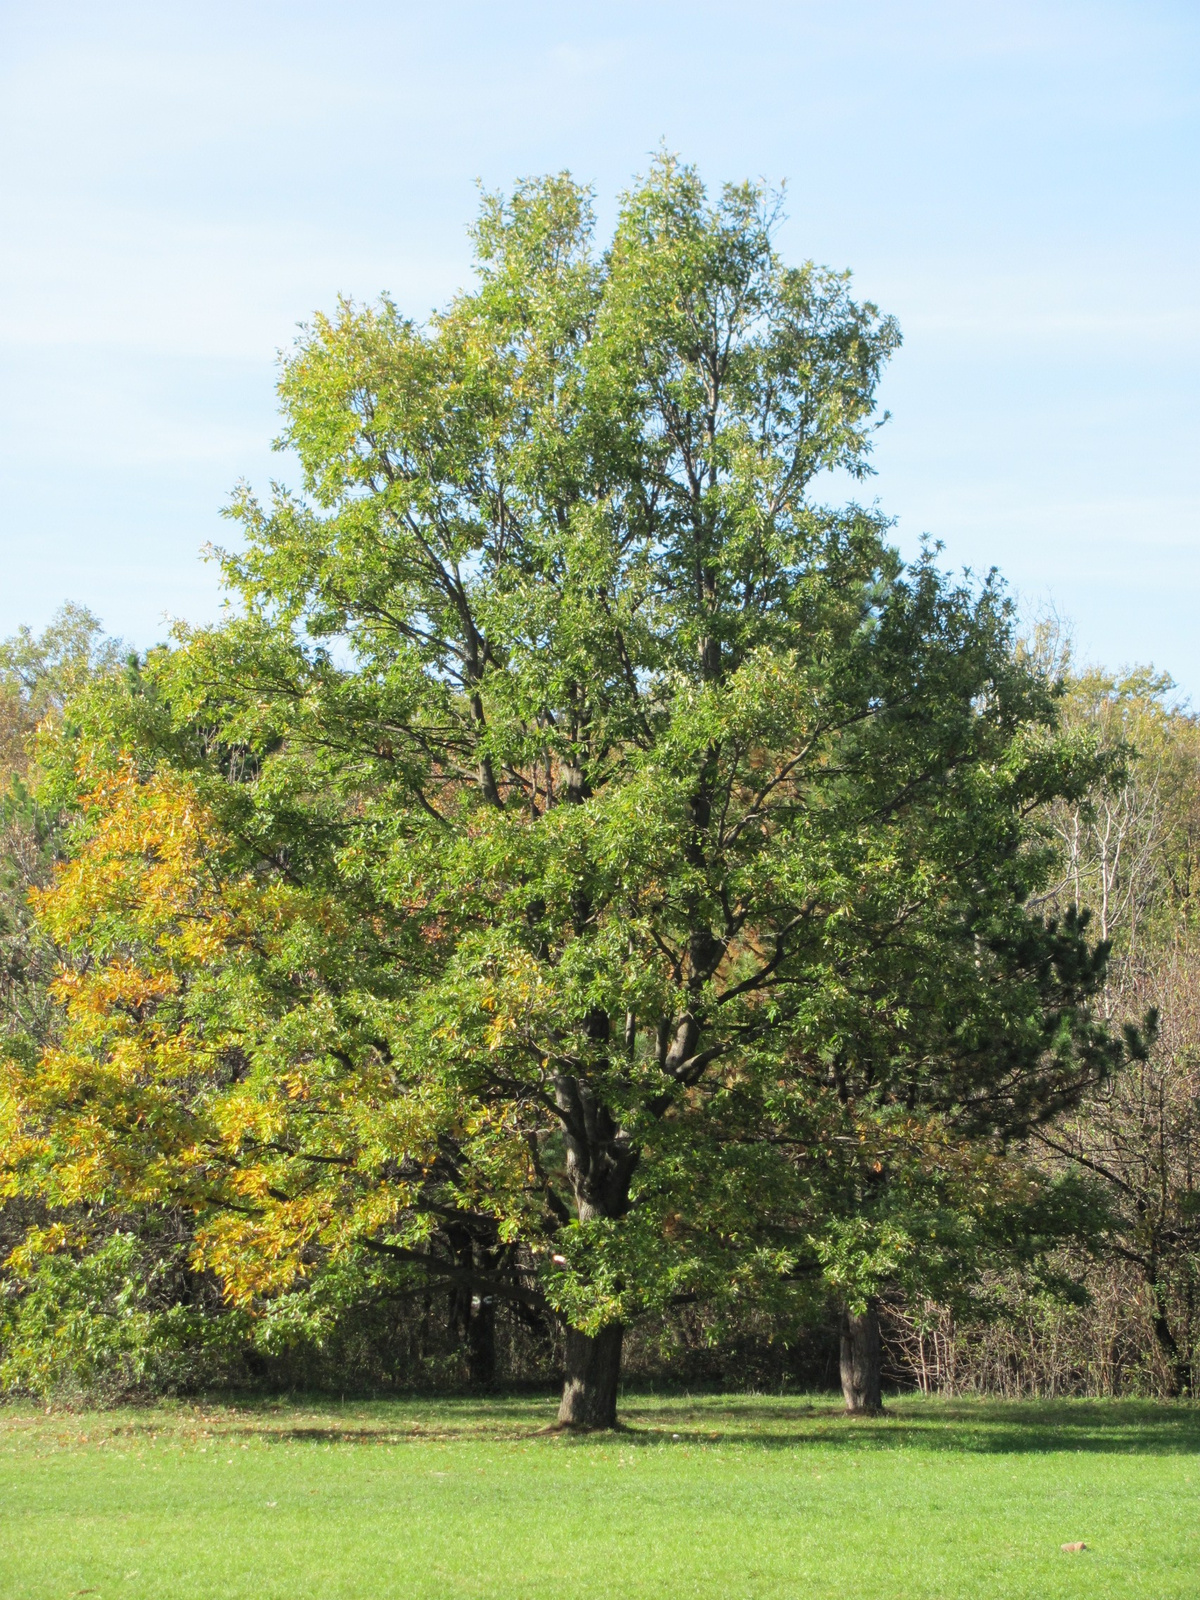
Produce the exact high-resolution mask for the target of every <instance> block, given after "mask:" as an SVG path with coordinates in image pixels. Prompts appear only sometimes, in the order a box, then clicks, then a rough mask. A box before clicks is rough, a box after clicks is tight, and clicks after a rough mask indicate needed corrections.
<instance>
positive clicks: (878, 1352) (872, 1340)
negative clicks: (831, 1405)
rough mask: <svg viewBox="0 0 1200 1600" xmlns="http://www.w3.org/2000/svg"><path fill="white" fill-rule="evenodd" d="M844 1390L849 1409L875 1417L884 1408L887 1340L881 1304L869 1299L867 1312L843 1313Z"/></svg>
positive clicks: (847, 1310)
mask: <svg viewBox="0 0 1200 1600" xmlns="http://www.w3.org/2000/svg"><path fill="white" fill-rule="evenodd" d="M841 1355H842V1359H841V1369H842V1393H843V1395H845V1397H846V1410H847V1411H852V1412H856V1413H860V1414H864V1415H867V1416H873V1415H874V1414H875V1413H876V1412H877V1411H882V1410H883V1343H882V1341H881V1339H880V1336H879V1307H878V1305H877V1304H876V1302H875V1301H874V1300H868V1301H867V1305H866V1309H865V1310H864V1311H861V1312H858V1311H851V1310H850V1309H849V1308H848V1307H847V1308H846V1309H845V1310H844V1311H843V1312H842V1352H841Z"/></svg>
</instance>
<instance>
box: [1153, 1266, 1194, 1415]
mask: <svg viewBox="0 0 1200 1600" xmlns="http://www.w3.org/2000/svg"><path fill="white" fill-rule="evenodd" d="M1150 1294H1151V1297H1152V1302H1153V1313H1152V1316H1151V1323H1152V1326H1153V1328H1154V1337H1155V1339H1156V1340H1157V1341H1158V1348H1159V1349H1160V1350H1161V1351H1162V1354H1163V1359H1164V1364H1165V1366H1166V1369H1167V1395H1168V1397H1169V1398H1170V1399H1172V1400H1177V1399H1178V1398H1179V1397H1180V1395H1184V1394H1187V1392H1188V1390H1189V1389H1190V1388H1191V1378H1192V1371H1191V1366H1192V1364H1191V1362H1190V1361H1188V1360H1187V1358H1186V1357H1185V1356H1184V1354H1183V1352H1182V1351H1181V1350H1180V1348H1179V1341H1178V1340H1177V1339H1176V1337H1175V1335H1174V1334H1173V1333H1172V1332H1171V1324H1170V1323H1169V1322H1168V1321H1167V1314H1166V1311H1165V1309H1164V1307H1163V1303H1162V1296H1161V1294H1160V1293H1159V1288H1158V1284H1157V1283H1156V1282H1155V1281H1154V1280H1153V1279H1151V1280H1150Z"/></svg>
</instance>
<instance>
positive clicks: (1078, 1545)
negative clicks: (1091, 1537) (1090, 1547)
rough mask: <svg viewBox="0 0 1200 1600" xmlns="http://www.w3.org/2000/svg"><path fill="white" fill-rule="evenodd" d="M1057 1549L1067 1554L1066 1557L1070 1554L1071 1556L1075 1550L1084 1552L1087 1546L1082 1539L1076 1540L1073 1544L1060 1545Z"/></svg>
mask: <svg viewBox="0 0 1200 1600" xmlns="http://www.w3.org/2000/svg"><path fill="white" fill-rule="evenodd" d="M1059 1549H1060V1550H1065V1551H1066V1552H1067V1553H1068V1555H1070V1554H1073V1553H1074V1552H1075V1551H1076V1550H1086V1549H1087V1545H1085V1544H1084V1542H1083V1540H1082V1539H1076V1540H1075V1542H1074V1543H1073V1544H1064V1545H1060V1546H1059Z"/></svg>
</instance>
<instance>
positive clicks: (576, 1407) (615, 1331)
mask: <svg viewBox="0 0 1200 1600" xmlns="http://www.w3.org/2000/svg"><path fill="white" fill-rule="evenodd" d="M624 1337H625V1329H624V1328H623V1327H622V1326H621V1324H620V1323H619V1322H613V1323H610V1324H609V1325H608V1327H607V1328H601V1330H600V1332H599V1333H598V1334H596V1335H595V1337H594V1338H593V1337H591V1336H590V1335H588V1334H586V1333H580V1332H579V1330H578V1329H577V1328H568V1329H567V1349H566V1378H565V1380H564V1382H563V1393H562V1404H561V1405H560V1406H559V1408H558V1425H559V1427H560V1428H615V1427H616V1425H617V1380H618V1379H619V1378H620V1376H621V1344H622V1341H623V1340H624Z"/></svg>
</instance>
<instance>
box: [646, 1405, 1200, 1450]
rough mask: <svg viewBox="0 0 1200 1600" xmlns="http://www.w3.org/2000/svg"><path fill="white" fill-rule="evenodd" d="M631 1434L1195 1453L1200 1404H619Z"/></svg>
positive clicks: (788, 1445) (774, 1443)
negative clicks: (870, 1410) (856, 1407)
mask: <svg viewBox="0 0 1200 1600" xmlns="http://www.w3.org/2000/svg"><path fill="white" fill-rule="evenodd" d="M623 1416H624V1420H625V1422H626V1424H627V1426H628V1428H629V1433H628V1435H627V1436H628V1437H629V1438H630V1441H631V1442H639V1443H645V1444H661V1443H663V1442H665V1441H670V1442H675V1440H679V1441H680V1442H687V1443H694V1444H709V1445H711V1444H714V1443H723V1444H750V1445H754V1446H755V1447H756V1448H759V1449H767V1450H775V1449H780V1450H786V1449H796V1448H798V1447H803V1446H812V1445H820V1446H826V1447H828V1446H833V1447H842V1448H845V1447H848V1448H851V1449H857V1450H862V1449H868V1450H914V1449H915V1450H924V1451H930V1452H941V1451H967V1452H969V1453H972V1454H982V1455H1012V1454H1047V1453H1061V1452H1064V1451H1066V1452H1070V1451H1088V1452H1092V1453H1098V1454H1108V1455H1155V1456H1163V1455H1197V1454H1200V1409H1198V1408H1196V1407H1195V1406H1193V1405H1189V1404H1178V1403H1177V1404H1170V1403H1165V1402H1155V1401H1136V1400H1121V1401H1108V1402H1105V1401H1086V1400H1064V1401H1045V1400H1016V1401H998V1400H972V1401H965V1402H955V1401H923V1402H922V1401H913V1400H904V1401H901V1402H900V1403H899V1404H898V1405H893V1406H892V1407H890V1408H888V1409H887V1410H886V1411H885V1413H884V1415H883V1416H881V1417H849V1416H847V1415H846V1414H845V1413H844V1412H843V1411H842V1410H841V1409H840V1407H838V1406H836V1405H834V1404H832V1403H831V1404H822V1403H820V1402H817V1403H815V1404H814V1403H813V1402H796V1403H791V1404H789V1403H788V1402H787V1401H779V1402H777V1403H770V1404H764V1403H762V1402H761V1401H754V1400H747V1401H745V1402H741V1403H739V1402H738V1401H736V1400H731V1401H727V1402H723V1403H721V1404H718V1405H713V1406H706V1407H703V1408H696V1409H695V1410H694V1411H693V1410H690V1409H689V1408H686V1407H681V1408H677V1409H673V1410H672V1411H671V1412H670V1413H666V1414H664V1412H663V1411H662V1410H661V1409H659V1408H656V1407H653V1406H639V1405H638V1404H637V1403H636V1402H635V1403H634V1404H631V1405H628V1406H626V1407H625V1409H624V1412H623Z"/></svg>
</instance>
